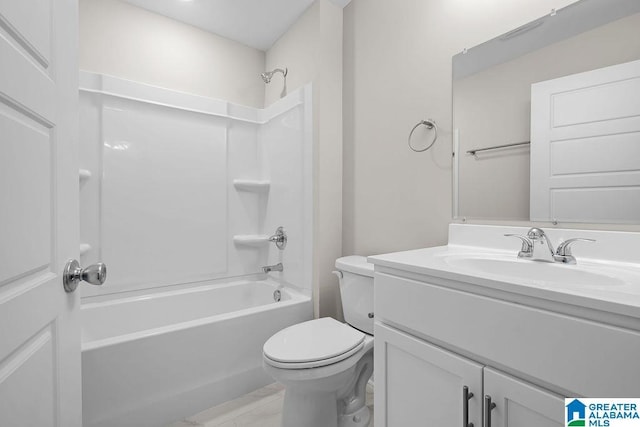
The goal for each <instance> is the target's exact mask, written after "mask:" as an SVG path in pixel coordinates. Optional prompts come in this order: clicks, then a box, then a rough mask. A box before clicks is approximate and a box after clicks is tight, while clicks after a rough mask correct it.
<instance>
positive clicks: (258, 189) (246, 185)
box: [233, 179, 271, 193]
mask: <svg viewBox="0 0 640 427" xmlns="http://www.w3.org/2000/svg"><path fill="white" fill-rule="evenodd" d="M233 186H234V187H236V190H238V191H250V192H252V193H266V192H267V191H269V187H270V186H271V182H269V181H264V180H257V179H234V180H233Z"/></svg>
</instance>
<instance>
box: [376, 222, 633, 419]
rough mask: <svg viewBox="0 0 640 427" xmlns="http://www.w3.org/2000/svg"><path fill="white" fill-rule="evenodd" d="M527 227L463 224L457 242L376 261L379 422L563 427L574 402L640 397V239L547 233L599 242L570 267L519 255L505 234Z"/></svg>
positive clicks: (584, 247) (454, 231) (455, 230)
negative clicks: (568, 407) (586, 398)
mask: <svg viewBox="0 0 640 427" xmlns="http://www.w3.org/2000/svg"><path fill="white" fill-rule="evenodd" d="M528 230H529V228H525V227H501V226H482V225H461V224H452V225H451V226H450V228H449V237H450V239H449V245H448V246H444V247H437V248H428V249H419V250H413V251H407V252H399V253H394V254H386V255H379V256H374V257H370V258H369V261H370V262H372V263H374V264H375V284H374V286H375V295H376V298H375V313H376V323H375V336H376V348H375V352H376V359H375V372H376V378H378V381H376V425H381V426H385V425H387V426H395V425H414V424H415V423H417V422H418V421H419V422H420V423H423V424H429V423H436V422H437V420H442V419H452V420H453V419H456V420H457V419H461V418H464V417H465V416H468V419H466V420H464V421H465V422H469V423H471V422H472V423H474V425H482V423H483V421H482V416H483V414H484V416H486V415H487V414H489V415H490V417H491V418H493V425H501V426H502V425H504V426H507V425H509V426H511V425H513V426H521V425H564V424H563V422H564V417H563V414H564V397H574V396H576V397H579V396H589V397H591V396H599V397H606V396H610V397H627V396H628V397H631V396H636V395H640V381H639V379H640V365H638V363H637V360H636V359H637V355H638V354H640V255H638V251H637V248H638V247H640V234H638V233H621V232H607V231H591V230H567V229H548V230H547V229H544V231H545V232H546V234H547V236H548V238H549V239H550V241H551V242H552V243H553V246H554V248H556V247H557V246H558V245H559V244H560V243H561V242H564V241H567V240H568V239H573V238H590V239H595V240H596V241H595V242H593V243H588V242H576V244H575V246H574V247H573V255H574V256H575V258H576V259H577V264H576V265H568V264H561V263H548V262H541V261H534V260H529V259H525V258H518V252H519V251H521V250H523V251H524V249H525V248H524V247H522V246H521V242H520V241H518V240H517V239H512V238H508V237H505V236H504V234H509V233H513V234H519V235H525V236H526V235H527V232H528ZM534 245H535V247H536V248H535V250H536V251H538V250H546V251H547V252H549V249H548V248H547V245H546V243H545V244H544V245H541V242H534ZM425 384H429V385H428V386H427V387H425ZM465 392H466V395H467V397H468V399H467V398H463V395H465ZM469 393H473V396H471V395H470V394H469ZM430 402H434V403H433V404H431V403H430ZM440 402H449V403H448V404H445V405H440V404H438V403H440ZM493 404H496V405H495V406H494V405H493ZM483 405H484V408H483ZM507 414H508V415H509V416H508V418H507ZM425 417H426V418H425ZM452 422H453V421H452ZM486 423H487V422H486V418H485V424H486Z"/></svg>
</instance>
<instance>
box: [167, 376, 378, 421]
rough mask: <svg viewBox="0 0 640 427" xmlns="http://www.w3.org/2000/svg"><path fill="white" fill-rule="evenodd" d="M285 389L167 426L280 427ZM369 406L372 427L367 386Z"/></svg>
mask: <svg viewBox="0 0 640 427" xmlns="http://www.w3.org/2000/svg"><path fill="white" fill-rule="evenodd" d="M283 398H284V387H283V386H282V385H280V384H278V383H273V384H270V385H268V386H266V387H263V388H261V389H259V390H256V391H253V392H251V393H249V394H245V395H244V396H241V397H239V398H237V399H235V400H231V401H229V402H225V403H223V404H221V405H218V406H214V407H213V408H209V409H206V410H204V411H202V412H200V413H198V414H195V415H192V416H190V417H187V418H185V419H184V420H181V421H177V422H175V423H173V424H171V425H170V426H168V427H280V421H281V419H282V401H283ZM367 406H368V407H369V409H370V410H371V422H370V423H369V427H373V388H372V387H371V385H368V386H367Z"/></svg>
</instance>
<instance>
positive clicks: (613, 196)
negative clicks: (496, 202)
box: [531, 61, 640, 224]
mask: <svg viewBox="0 0 640 427" xmlns="http://www.w3.org/2000/svg"><path fill="white" fill-rule="evenodd" d="M554 219H555V220H558V221H570V222H609V223H611V222H615V223H633V224H636V223H638V220H640V61H633V62H628V63H626V64H620V65H615V66H611V67H606V68H601V69H598V70H594V71H589V72H586V73H580V74H574V75H571V76H567V77H562V78H559V79H554V80H549V81H545V82H541V83H536V84H534V85H532V88H531V220H532V221H538V220H539V221H549V220H554Z"/></svg>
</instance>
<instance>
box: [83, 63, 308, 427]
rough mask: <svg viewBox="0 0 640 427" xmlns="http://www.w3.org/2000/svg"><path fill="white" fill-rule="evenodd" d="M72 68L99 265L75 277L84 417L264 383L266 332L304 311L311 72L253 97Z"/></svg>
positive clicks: (156, 421)
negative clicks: (297, 83) (248, 100)
mask: <svg viewBox="0 0 640 427" xmlns="http://www.w3.org/2000/svg"><path fill="white" fill-rule="evenodd" d="M80 81H81V87H80V135H81V138H80V140H81V141H82V144H80V163H81V164H80V167H81V168H82V169H84V170H87V171H91V173H90V174H87V173H81V174H80V176H81V181H82V184H81V188H80V191H81V192H80V211H81V212H80V229H81V230H80V235H81V239H82V242H83V243H84V244H85V245H84V246H83V255H82V263H83V265H86V264H91V263H93V262H96V261H102V262H104V263H105V264H106V265H107V267H108V271H109V279H108V281H107V282H106V283H105V284H104V286H101V287H89V286H85V287H83V288H82V296H83V298H82V315H83V336H82V370H83V376H82V377H83V416H84V425H85V426H104V427H106V426H119V427H121V426H136V427H140V426H150V427H151V426H153V427H156V426H159V425H165V424H169V423H170V422H172V421H174V420H177V419H179V418H181V417H184V416H186V415H189V414H193V413H196V412H199V411H201V410H203V409H206V408H208V407H210V406H212V405H214V404H217V403H222V402H224V401H227V400H230V399H233V398H236V397H238V396H241V395H243V394H245V393H248V392H250V391H252V390H255V389H256V388H259V387H262V386H264V385H265V384H267V383H268V382H269V381H270V379H269V378H268V376H267V375H266V374H265V373H264V372H263V371H262V345H263V344H264V342H265V341H266V340H267V339H268V338H269V337H270V336H271V335H273V334H274V333H275V332H277V331H278V330H280V329H282V328H285V327H287V326H290V325H293V324H296V323H299V322H301V321H305V320H309V319H310V318H311V317H312V316H313V306H312V303H311V301H310V296H311V284H312V276H311V261H312V253H311V248H312V230H313V227H312V224H313V220H312V209H313V206H312V200H313V199H312V178H313V168H312V160H311V159H312V140H313V139H312V134H311V132H312V119H311V87H310V86H306V87H304V88H301V89H299V90H296V91H294V92H292V93H291V94H289V95H288V96H287V97H285V98H283V99H281V100H279V101H278V102H276V103H274V104H273V105H271V106H270V107H268V108H266V109H255V108H250V107H244V106H239V105H234V104H231V103H229V102H226V101H222V100H216V99H210V98H204V97H199V96H194V95H190V94H186V93H180V92H175V91H170V90H166V89H162V88H158V87H153V86H149V85H145V84H140V83H136V82H131V81H127V80H122V79H118V78H114V77H110V76H104V75H97V74H91V73H81V79H80ZM89 176H90V178H89V179H86V178H87V177H89ZM280 226H282V227H284V229H285V230H286V233H287V236H288V244H287V247H286V248H285V250H279V249H278V248H277V247H276V245H275V244H273V243H272V242H270V241H269V237H270V236H271V235H272V234H274V233H275V231H276V229H277V228H278V227H280ZM234 236H235V238H234ZM278 263H282V264H283V265H284V271H283V272H277V273H276V272H274V273H271V274H270V275H269V276H267V275H265V274H264V273H263V271H262V267H263V266H266V265H274V264H278ZM267 277H269V278H270V280H269V281H265V280H266V279H267ZM256 279H258V280H260V281H256ZM271 280H273V281H271ZM274 291H278V292H280V293H281V296H282V300H281V301H279V302H275V301H274Z"/></svg>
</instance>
